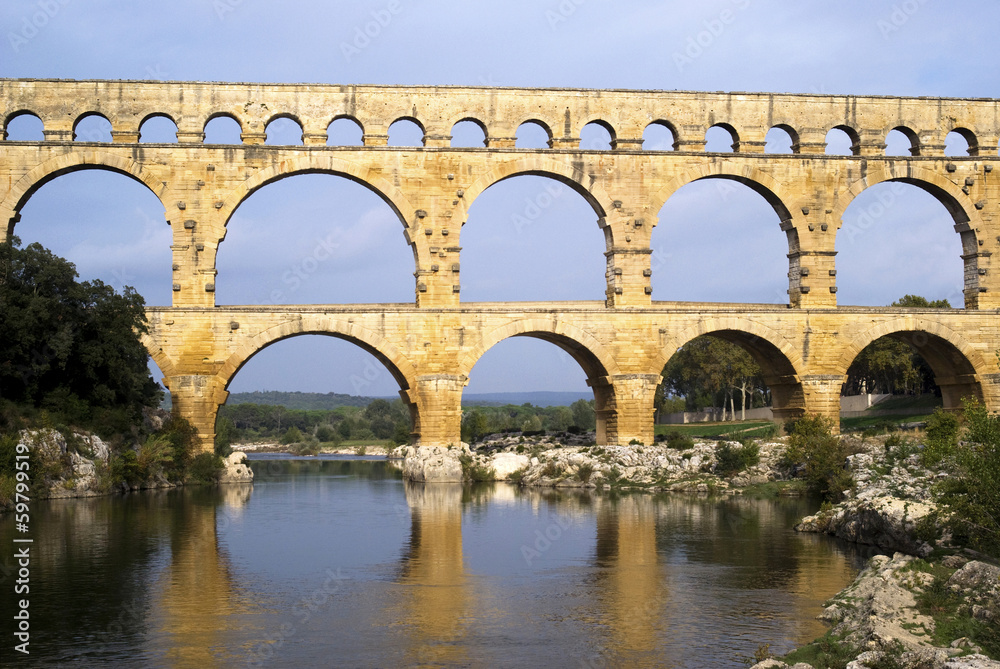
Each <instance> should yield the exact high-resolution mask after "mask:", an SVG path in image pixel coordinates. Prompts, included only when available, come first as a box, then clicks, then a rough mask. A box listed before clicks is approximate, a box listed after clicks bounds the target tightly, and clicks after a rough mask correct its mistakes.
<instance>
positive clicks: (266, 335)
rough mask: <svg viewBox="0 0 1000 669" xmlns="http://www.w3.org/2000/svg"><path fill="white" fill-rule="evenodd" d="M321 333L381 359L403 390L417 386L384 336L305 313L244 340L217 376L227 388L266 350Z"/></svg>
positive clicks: (412, 370)
mask: <svg viewBox="0 0 1000 669" xmlns="http://www.w3.org/2000/svg"><path fill="white" fill-rule="evenodd" d="M308 334H318V335H327V336H330V337H337V338H339V339H343V340H345V341H349V342H351V343H352V344H356V345H358V346H360V347H361V348H363V349H364V350H365V351H367V352H368V353H371V354H372V355H373V356H375V357H376V358H378V361H379V362H381V363H382V364H383V365H385V367H386V369H387V370H389V373H390V374H392V376H393V378H394V379H396V381H397V382H398V383H399V386H400V389H401V390H409V389H411V388H413V387H414V384H415V382H416V378H417V373H416V369H415V368H414V367H413V365H412V364H411V363H410V361H409V360H408V359H407V358H406V357H405V356H403V354H402V353H401V352H400V351H399V349H397V348H396V347H395V346H394V345H393V344H392V343H390V342H389V341H387V340H386V339H385V338H384V337H382V336H381V335H379V334H377V333H375V332H373V331H371V330H369V329H367V328H364V327H361V326H359V325H357V324H355V323H352V322H350V321H349V320H348V319H347V318H338V317H337V316H335V315H325V314H305V315H303V316H302V317H301V318H292V319H290V320H287V321H285V322H283V323H280V324H278V325H274V326H272V327H270V328H268V329H266V330H264V331H262V332H260V333H258V334H257V335H255V336H253V337H249V338H247V339H244V340H243V341H242V343H240V345H239V346H238V347H237V348H236V349H235V350H234V351H233V352H232V353H230V355H229V357H228V358H226V360H225V362H223V363H222V366H221V367H220V368H219V371H218V372H217V373H216V376H217V377H219V379H220V380H221V381H222V382H223V385H224V386H225V387H228V386H229V384H230V382H232V380H233V377H235V376H236V373H237V372H239V371H240V369H242V368H243V366H244V365H245V364H246V363H247V362H248V361H249V360H250V358H252V357H253V356H254V355H256V354H257V353H259V352H260V351H262V350H263V349H264V348H266V347H268V346H270V345H271V344H274V343H276V342H279V341H281V340H283V339H288V338H289V337H296V336H300V335H308Z"/></svg>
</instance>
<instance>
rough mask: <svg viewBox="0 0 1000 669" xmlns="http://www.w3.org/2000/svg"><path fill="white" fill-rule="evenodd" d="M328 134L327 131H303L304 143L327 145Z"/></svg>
mask: <svg viewBox="0 0 1000 669" xmlns="http://www.w3.org/2000/svg"><path fill="white" fill-rule="evenodd" d="M326 140H327V135H326V133H325V132H304V133H302V144H303V145H304V146H326Z"/></svg>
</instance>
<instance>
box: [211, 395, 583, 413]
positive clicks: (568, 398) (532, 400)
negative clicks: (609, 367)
mask: <svg viewBox="0 0 1000 669" xmlns="http://www.w3.org/2000/svg"><path fill="white" fill-rule="evenodd" d="M593 398H594V394H593V393H589V392H579V393H573V392H553V391H546V390H542V391H536V392H524V393H517V392H515V393H474V394H467V395H465V396H464V397H463V398H462V404H463V405H465V406H503V405H505V404H515V405H521V404H525V403H528V404H532V405H533V406H536V407H552V406H569V405H570V404H572V403H573V402H575V401H577V400H580V399H583V400H592V399H593ZM374 399H387V400H390V401H391V400H395V399H398V396H396V395H393V396H388V397H383V398H376V397H359V396H357V395H345V394H342V393H299V392H283V391H278V390H268V391H259V390H258V391H254V392H252V393H231V394H230V395H229V399H228V400H226V404H230V405H235V404H266V405H269V406H276V405H280V406H283V407H285V408H287V409H308V410H313V409H320V410H330V409H336V408H337V407H345V406H349V407H364V406H368V404H369V403H370V402H371V401H372V400H374Z"/></svg>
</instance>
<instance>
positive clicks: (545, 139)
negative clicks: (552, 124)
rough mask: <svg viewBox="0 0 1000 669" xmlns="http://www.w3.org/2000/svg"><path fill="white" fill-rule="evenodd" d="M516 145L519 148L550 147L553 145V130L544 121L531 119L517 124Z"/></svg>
mask: <svg viewBox="0 0 1000 669" xmlns="http://www.w3.org/2000/svg"><path fill="white" fill-rule="evenodd" d="M514 135H515V137H516V139H515V140H514V146H515V147H516V148H518V149H548V148H551V147H552V130H551V129H550V128H549V126H548V125H546V124H545V123H544V122H543V121H538V120H536V119H530V120H528V121H525V122H524V123H522V124H521V125H519V126H517V132H516V133H514Z"/></svg>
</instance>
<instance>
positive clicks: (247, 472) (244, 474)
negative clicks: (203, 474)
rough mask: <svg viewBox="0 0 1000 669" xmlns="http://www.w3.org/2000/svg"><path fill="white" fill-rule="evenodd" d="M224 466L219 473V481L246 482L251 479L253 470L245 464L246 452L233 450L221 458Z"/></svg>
mask: <svg viewBox="0 0 1000 669" xmlns="http://www.w3.org/2000/svg"><path fill="white" fill-rule="evenodd" d="M223 463H224V465H225V467H224V468H223V470H222V472H221V473H220V474H219V483H246V482H249V481H253V470H251V469H250V467H249V465H247V454H246V453H242V452H240V451H233V452H232V453H230V454H229V456H228V457H226V458H225V459H224V460H223Z"/></svg>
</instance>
